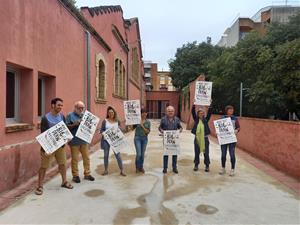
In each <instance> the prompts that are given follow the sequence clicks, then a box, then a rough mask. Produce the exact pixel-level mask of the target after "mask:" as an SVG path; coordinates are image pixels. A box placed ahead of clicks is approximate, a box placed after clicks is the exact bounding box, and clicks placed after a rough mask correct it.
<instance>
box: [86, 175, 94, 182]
mask: <svg viewBox="0 0 300 225" xmlns="http://www.w3.org/2000/svg"><path fill="white" fill-rule="evenodd" d="M84 179H85V180H90V181H94V180H95V178H94V177H93V176H92V175H88V176H84Z"/></svg>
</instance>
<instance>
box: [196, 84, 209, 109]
mask: <svg viewBox="0 0 300 225" xmlns="http://www.w3.org/2000/svg"><path fill="white" fill-rule="evenodd" d="M211 91H212V82H207V81H197V82H196V87H195V105H207V106H209V105H210V103H211Z"/></svg>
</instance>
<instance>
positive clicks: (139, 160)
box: [134, 136, 148, 169]
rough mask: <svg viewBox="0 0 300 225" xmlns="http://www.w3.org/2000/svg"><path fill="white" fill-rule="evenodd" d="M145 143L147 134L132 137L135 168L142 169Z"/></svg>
mask: <svg viewBox="0 0 300 225" xmlns="http://www.w3.org/2000/svg"><path fill="white" fill-rule="evenodd" d="M147 143H148V137H147V136H135V137H134V146H135V150H136V157H135V167H136V168H137V169H142V168H143V167H144V157H145V151H146V146H147Z"/></svg>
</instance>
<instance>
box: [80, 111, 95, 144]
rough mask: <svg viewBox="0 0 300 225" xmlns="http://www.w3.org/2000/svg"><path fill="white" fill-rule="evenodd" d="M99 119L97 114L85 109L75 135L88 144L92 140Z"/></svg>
mask: <svg viewBox="0 0 300 225" xmlns="http://www.w3.org/2000/svg"><path fill="white" fill-rule="evenodd" d="M99 120H100V119H99V118H98V117H97V116H95V115H93V114H92V113H91V112H89V111H87V110H86V111H85V113H84V114H83V117H82V120H81V122H80V125H79V127H78V130H77V132H76V134H75V136H76V137H79V138H80V139H82V140H84V141H85V142H87V143H89V144H90V143H91V142H92V139H93V136H94V134H95V131H96V128H97V125H98V123H99Z"/></svg>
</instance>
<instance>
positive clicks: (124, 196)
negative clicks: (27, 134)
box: [0, 121, 300, 224]
mask: <svg viewBox="0 0 300 225" xmlns="http://www.w3.org/2000/svg"><path fill="white" fill-rule="evenodd" d="M157 125H158V122H157V121H152V132H151V133H150V136H149V143H148V147H147V151H146V156H145V170H146V173H145V174H144V175H142V174H136V173H135V165H134V160H135V149H134V146H133V133H130V134H128V140H129V143H130V148H128V150H127V151H126V152H124V153H122V158H123V161H124V164H125V171H126V173H127V177H121V176H120V175H119V170H118V167H117V164H116V160H115V158H114V156H113V154H111V157H110V166H109V175H108V176H105V177H103V176H101V173H102V171H103V151H102V150H99V151H96V152H95V153H94V154H93V155H91V166H92V175H93V176H95V178H96V180H95V181H94V182H90V181H86V180H82V182H81V183H80V184H73V185H74V189H73V190H67V189H63V188H61V187H60V183H61V178H60V176H56V177H54V178H53V179H51V180H50V181H49V182H47V183H46V184H45V185H44V194H43V195H42V196H37V195H35V194H34V193H33V192H32V193H30V194H28V195H26V196H25V197H24V198H22V199H20V200H19V201H17V202H16V203H15V204H13V205H12V206H10V207H9V208H7V209H5V210H3V211H2V212H1V213H0V223H1V224H300V212H299V203H300V201H299V195H298V194H297V193H296V192H293V191H292V190H291V189H289V188H287V187H286V186H284V185H283V184H282V183H280V182H278V181H277V180H275V179H274V178H272V177H270V176H269V175H267V174H265V173H264V172H262V171H261V170H259V169H257V168H255V167H254V166H252V165H251V164H249V163H248V162H246V161H244V160H243V159H241V158H239V157H238V158H237V171H236V176H234V177H229V176H228V173H227V174H226V175H224V176H221V175H219V174H218V171H219V167H220V150H219V149H220V147H219V146H218V144H216V143H214V142H213V141H211V143H210V157H211V171H210V172H209V173H206V172H204V167H203V157H202V156H201V158H202V159H201V167H200V171H197V172H194V171H193V135H192V134H191V133H190V131H183V132H182V134H181V143H182V144H181V148H182V151H181V155H180V156H179V159H178V170H179V174H178V175H176V174H173V173H172V172H171V170H169V172H168V174H167V175H163V173H162V137H160V136H159V135H158V132H157ZM228 157H229V156H228ZM80 164H81V163H80ZM169 164H170V165H171V162H170V159H169ZM227 167H228V169H227V170H228V171H229V159H228V161H227ZM80 171H81V172H82V171H83V170H82V165H80ZM68 177H69V178H71V171H70V169H69V170H68Z"/></svg>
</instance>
